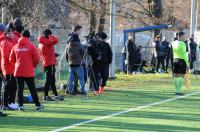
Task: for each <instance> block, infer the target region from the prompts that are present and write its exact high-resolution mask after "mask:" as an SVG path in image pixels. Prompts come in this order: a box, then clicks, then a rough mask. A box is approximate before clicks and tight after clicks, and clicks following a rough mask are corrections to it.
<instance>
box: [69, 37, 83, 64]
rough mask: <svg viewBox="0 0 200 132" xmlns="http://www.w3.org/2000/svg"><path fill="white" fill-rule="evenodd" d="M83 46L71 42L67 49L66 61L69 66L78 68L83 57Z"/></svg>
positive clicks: (76, 42)
mask: <svg viewBox="0 0 200 132" xmlns="http://www.w3.org/2000/svg"><path fill="white" fill-rule="evenodd" d="M85 52H86V51H85V48H84V46H83V45H82V44H81V43H80V42H78V41H71V42H70V43H69V45H68V47H67V51H66V59H67V61H68V63H69V65H70V66H80V65H82V62H83V57H84V55H85Z"/></svg>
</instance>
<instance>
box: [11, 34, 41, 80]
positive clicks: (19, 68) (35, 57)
mask: <svg viewBox="0 0 200 132" xmlns="http://www.w3.org/2000/svg"><path fill="white" fill-rule="evenodd" d="M9 61H10V62H11V63H12V64H15V70H14V76H15V77H34V76H35V74H34V68H36V66H37V65H38V64H39V61H40V58H39V54H38V51H37V48H36V47H35V46H34V45H33V44H32V43H31V42H30V39H29V38H26V37H21V38H20V39H19V41H18V44H17V45H15V46H14V47H13V48H12V50H11V54H10V58H9Z"/></svg>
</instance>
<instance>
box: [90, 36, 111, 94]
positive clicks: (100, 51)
mask: <svg viewBox="0 0 200 132" xmlns="http://www.w3.org/2000/svg"><path fill="white" fill-rule="evenodd" d="M95 37H96V43H95V44H93V45H92V48H93V51H92V52H91V56H92V59H93V71H94V75H95V80H94V88H95V93H94V95H97V94H99V93H100V94H102V93H103V92H104V87H105V86H106V81H107V80H108V77H109V64H111V62H112V50H111V48H110V46H109V44H108V43H107V42H105V39H106V38H107V35H106V34H105V33H104V32H99V33H97V34H96V36H95ZM99 79H100V84H99V81H98V80H99ZM99 86H100V89H99Z"/></svg>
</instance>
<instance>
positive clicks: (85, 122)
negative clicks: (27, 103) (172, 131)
mask: <svg viewBox="0 0 200 132" xmlns="http://www.w3.org/2000/svg"><path fill="white" fill-rule="evenodd" d="M199 93H200V91H197V92H194V93H191V94H186V95H184V96H179V97H176V98H171V99H166V100H163V101H159V102H155V103H151V104H148V105H144V106H139V107H136V108H130V109H128V110H125V111H121V112H117V113H113V114H110V115H107V116H102V117H98V118H96V119H92V120H88V121H84V122H80V123H77V124H74V125H71V126H65V127H62V128H58V129H54V130H52V131H49V132H60V131H64V130H68V129H70V128H74V127H77V126H81V125H84V124H88V123H92V122H96V121H99V120H104V119H108V118H111V117H113V116H117V115H121V114H125V113H128V112H132V111H136V110H140V109H144V108H147V107H151V106H155V105H159V104H162V103H166V102H170V101H174V100H177V99H180V98H185V97H189V96H192V95H195V94H199Z"/></svg>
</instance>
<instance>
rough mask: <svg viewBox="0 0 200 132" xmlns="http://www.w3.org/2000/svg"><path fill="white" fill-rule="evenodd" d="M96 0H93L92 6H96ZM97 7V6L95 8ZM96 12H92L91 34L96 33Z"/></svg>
mask: <svg viewBox="0 0 200 132" xmlns="http://www.w3.org/2000/svg"><path fill="white" fill-rule="evenodd" d="M95 6H96V5H95V1H94V0H91V8H93V7H95ZM94 9H95V8H94ZM96 19H97V18H96V14H95V12H94V11H91V12H90V34H91V35H95V33H96V27H97V26H96V24H97V20H96Z"/></svg>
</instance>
